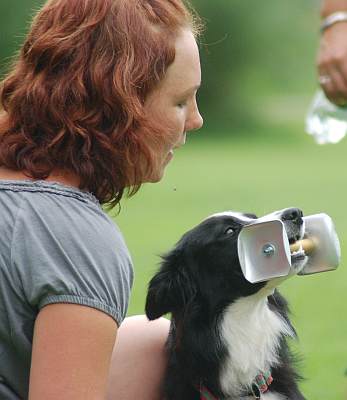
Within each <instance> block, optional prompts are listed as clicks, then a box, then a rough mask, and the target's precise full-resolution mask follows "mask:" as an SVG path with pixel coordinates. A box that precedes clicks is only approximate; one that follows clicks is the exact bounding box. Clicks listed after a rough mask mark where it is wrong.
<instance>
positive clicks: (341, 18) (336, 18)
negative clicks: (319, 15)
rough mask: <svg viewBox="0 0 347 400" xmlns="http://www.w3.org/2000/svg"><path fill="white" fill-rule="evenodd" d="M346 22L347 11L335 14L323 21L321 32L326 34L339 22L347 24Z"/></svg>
mask: <svg viewBox="0 0 347 400" xmlns="http://www.w3.org/2000/svg"><path fill="white" fill-rule="evenodd" d="M346 21H347V11H337V12H334V13H332V14H330V15H328V16H327V17H325V18H324V19H323V21H322V24H321V26H320V31H321V32H324V31H325V30H326V29H327V28H329V27H330V26H331V25H334V24H336V23H337V22H346Z"/></svg>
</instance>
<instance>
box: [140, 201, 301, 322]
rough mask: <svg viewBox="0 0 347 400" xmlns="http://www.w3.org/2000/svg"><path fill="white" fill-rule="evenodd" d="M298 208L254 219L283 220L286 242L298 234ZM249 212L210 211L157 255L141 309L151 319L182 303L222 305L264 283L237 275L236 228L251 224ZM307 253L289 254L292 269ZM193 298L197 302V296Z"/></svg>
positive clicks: (252, 218)
mask: <svg viewBox="0 0 347 400" xmlns="http://www.w3.org/2000/svg"><path fill="white" fill-rule="evenodd" d="M302 217H303V214H302V211H301V210H299V209H297V208H287V209H284V210H281V211H276V212H275V213H272V214H269V215H266V216H264V217H262V218H259V220H267V219H273V218H277V219H280V220H282V222H283V223H284V226H285V229H286V232H287V236H288V238H289V242H290V243H293V242H295V241H296V240H299V239H301V238H302V237H303V235H304V222H303V218H302ZM257 219H258V218H257V217H256V216H255V215H253V214H243V213H235V212H224V213H219V214H214V215H212V216H210V217H208V218H207V219H205V220H204V221H203V222H201V223H200V224H199V225H198V226H196V227H195V228H193V229H192V230H190V231H189V232H187V233H186V234H185V235H184V236H183V237H182V238H181V240H180V241H179V242H178V243H177V245H176V247H175V248H174V249H173V250H172V251H171V252H170V253H168V254H167V255H166V256H164V257H163V262H162V265H161V268H160V270H159V272H158V273H157V274H156V275H155V276H154V277H153V279H152V280H151V282H150V284H149V290H148V295H147V301H146V314H147V316H148V318H149V319H156V318H159V317H160V316H162V315H164V314H166V313H169V312H171V313H172V314H177V313H182V312H183V310H185V309H186V308H187V307H191V308H192V307H195V308H196V307H199V306H201V307H203V308H204V313H205V315H206V316H207V314H208V312H209V310H211V312H212V310H213V312H215V310H216V308H217V309H220V310H223V309H224V308H225V307H226V306H228V305H229V304H231V303H232V302H233V301H235V300H236V299H238V298H240V297H246V296H250V295H252V294H255V293H257V292H258V291H260V290H261V289H262V288H263V287H265V286H266V285H267V282H259V283H253V284H252V283H250V282H248V281H247V280H246V279H245V277H244V276H243V273H242V270H241V266H240V262H239V257H238V247H237V243H238V236H239V233H240V231H241V229H242V228H243V227H244V226H245V225H248V224H251V223H254V222H255V220H257ZM306 261H307V258H306V256H305V255H304V254H302V253H298V254H295V255H293V256H292V270H294V271H295V272H296V273H297V272H299V271H300V270H301V269H302V268H303V266H304V265H305V263H306ZM197 299H198V301H197Z"/></svg>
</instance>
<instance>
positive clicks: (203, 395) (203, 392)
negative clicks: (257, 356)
mask: <svg viewBox="0 0 347 400" xmlns="http://www.w3.org/2000/svg"><path fill="white" fill-rule="evenodd" d="M272 382H273V378H272V375H271V371H268V372H265V373H260V374H258V375H257V376H256V377H255V378H254V380H253V382H252V385H251V392H250V393H249V395H250V396H253V397H254V398H255V399H260V398H261V395H262V393H266V392H267V391H268V390H269V386H270V385H271V383H272ZM199 390H200V400H218V399H217V397H215V396H214V395H213V394H212V393H211V392H210V391H209V390H208V389H207V387H205V386H204V385H203V384H200V389H199Z"/></svg>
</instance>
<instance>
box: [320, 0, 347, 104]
mask: <svg viewBox="0 0 347 400" xmlns="http://www.w3.org/2000/svg"><path fill="white" fill-rule="evenodd" d="M336 12H347V0H325V1H323V3H322V7H321V16H322V19H325V18H326V17H328V16H330V15H332V14H333V13H336ZM346 15H347V14H346ZM317 69H318V74H319V82H320V84H321V86H322V89H323V90H324V92H325V94H326V95H327V97H328V98H329V99H330V100H331V101H333V102H334V103H336V104H338V105H346V104H347V20H344V21H340V22H335V23H333V24H331V25H330V26H328V27H327V28H326V29H324V30H323V32H322V34H321V38H320V46H319V51H318V58H317Z"/></svg>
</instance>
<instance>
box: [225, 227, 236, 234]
mask: <svg viewBox="0 0 347 400" xmlns="http://www.w3.org/2000/svg"><path fill="white" fill-rule="evenodd" d="M234 232H235V230H234V229H233V228H232V227H231V226H228V227H227V229H226V230H225V231H224V233H225V234H226V235H232V234H233V233H234Z"/></svg>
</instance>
